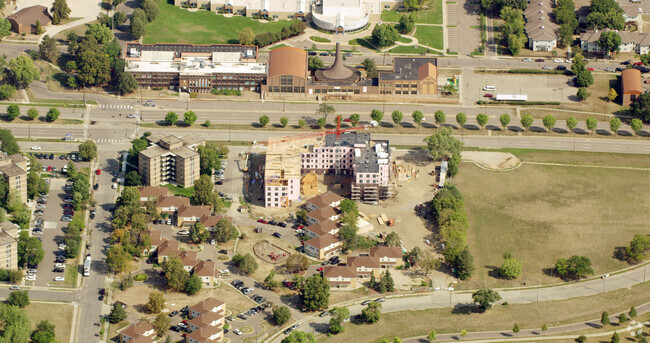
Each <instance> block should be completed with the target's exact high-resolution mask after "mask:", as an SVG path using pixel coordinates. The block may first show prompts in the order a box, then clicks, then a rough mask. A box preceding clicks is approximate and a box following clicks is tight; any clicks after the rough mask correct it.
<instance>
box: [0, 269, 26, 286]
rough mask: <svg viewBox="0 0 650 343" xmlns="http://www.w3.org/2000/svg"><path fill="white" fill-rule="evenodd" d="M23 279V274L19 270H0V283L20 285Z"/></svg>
mask: <svg viewBox="0 0 650 343" xmlns="http://www.w3.org/2000/svg"><path fill="white" fill-rule="evenodd" d="M22 278H23V272H21V271H20V270H10V269H0V281H6V282H11V283H16V284H17V283H20V280H21V279H22Z"/></svg>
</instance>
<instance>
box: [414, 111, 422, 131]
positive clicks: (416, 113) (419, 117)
mask: <svg viewBox="0 0 650 343" xmlns="http://www.w3.org/2000/svg"><path fill="white" fill-rule="evenodd" d="M411 117H412V118H413V121H414V122H415V123H416V124H418V127H420V125H421V124H422V120H424V114H423V113H422V112H420V111H413V114H411Z"/></svg>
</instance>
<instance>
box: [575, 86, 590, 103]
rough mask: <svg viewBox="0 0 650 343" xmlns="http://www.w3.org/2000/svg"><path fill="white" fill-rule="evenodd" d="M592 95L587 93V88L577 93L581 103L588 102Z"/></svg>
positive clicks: (581, 88) (582, 88)
mask: <svg viewBox="0 0 650 343" xmlns="http://www.w3.org/2000/svg"><path fill="white" fill-rule="evenodd" d="M590 95H591V93H589V92H588V91H587V87H580V88H579V89H578V92H577V93H576V96H577V97H578V99H579V100H580V101H583V100H587V98H588V97H589V96H590Z"/></svg>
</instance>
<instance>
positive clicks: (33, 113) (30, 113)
mask: <svg viewBox="0 0 650 343" xmlns="http://www.w3.org/2000/svg"><path fill="white" fill-rule="evenodd" d="M27 117H29V120H35V119H36V118H38V110H37V109H35V108H30V109H29V110H28V111H27Z"/></svg>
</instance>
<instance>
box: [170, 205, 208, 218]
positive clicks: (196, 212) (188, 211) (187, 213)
mask: <svg viewBox="0 0 650 343" xmlns="http://www.w3.org/2000/svg"><path fill="white" fill-rule="evenodd" d="M211 212H212V209H211V208H210V206H183V207H180V208H179V209H178V215H177V216H178V217H199V218H201V217H203V216H209V215H210V213H211Z"/></svg>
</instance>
